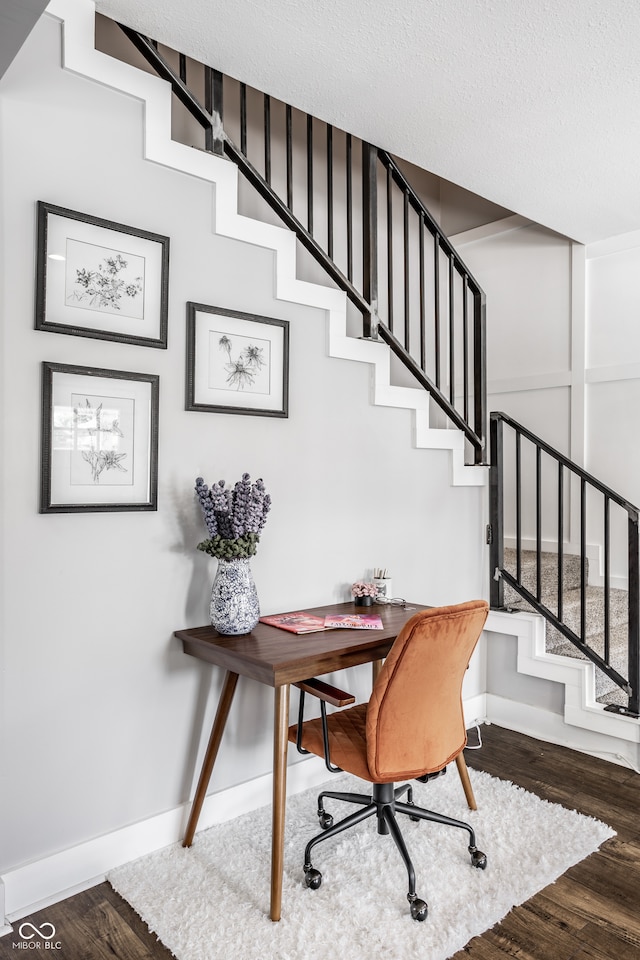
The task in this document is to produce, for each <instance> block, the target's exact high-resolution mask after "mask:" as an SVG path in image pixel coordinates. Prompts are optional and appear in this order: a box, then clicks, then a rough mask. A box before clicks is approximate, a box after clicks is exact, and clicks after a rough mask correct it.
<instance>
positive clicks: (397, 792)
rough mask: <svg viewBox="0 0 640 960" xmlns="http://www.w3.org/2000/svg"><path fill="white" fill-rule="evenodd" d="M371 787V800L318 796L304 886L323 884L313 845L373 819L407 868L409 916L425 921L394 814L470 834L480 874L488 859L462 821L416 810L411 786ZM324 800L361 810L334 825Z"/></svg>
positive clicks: (357, 795)
mask: <svg viewBox="0 0 640 960" xmlns="http://www.w3.org/2000/svg"><path fill="white" fill-rule="evenodd" d="M372 787H373V793H372V795H371V796H368V795H367V794H364V793H339V792H336V791H333V790H324V791H323V792H322V793H320V794H319V795H318V818H319V820H320V826H321V827H322V833H319V834H318V835H317V836H315V837H313V839H312V840H310V841H309V843H308V844H307V846H306V849H305V852H304V868H303V869H304V877H305V883H306V885H307V886H308V887H309V888H310V889H311V890H317V889H318V887H319V886H320V885H321V883H322V874H321V873H320V871H319V870H316V869H315V868H314V866H313V865H312V863H311V851H312V850H313V848H314V847H315V846H316V844H318V843H322V841H323V840H329V838H330V837H335V836H337V835H338V834H339V833H343V832H344V831H345V830H348V829H349V828H350V827H354V826H355V825H356V824H357V823H360V822H361V821H363V820H367V819H368V818H369V817H373V816H376V817H377V819H378V833H380V834H391V836H392V837H393V840H394V842H395V845H396V847H397V848H398V850H399V851H400V855H401V857H402V859H403V861H404V864H405V866H406V868H407V874H408V878H409V892H408V893H407V899H408V901H409V906H410V910H411V916H412V917H413V919H414V920H425V919H426V917H427V914H428V909H429V908H428V906H427V904H426V902H425V901H424V900H421V899H420V898H419V897H418V896H417V895H416V890H415V882H416V878H415V871H414V869H413V864H412V862H411V858H410V856H409V852H408V850H407V847H406V845H405V842H404V838H403V836H402V833H401V832H400V827H399V826H398V821H397V819H396V814H398V813H402V814H405V815H406V816H408V817H409V818H410V819H411V820H415V821H418V820H431V821H433V822H435V823H441V824H444V825H445V826H449V827H458V828H459V829H461V830H466V831H467V832H468V834H469V846H468V850H469V853H470V854H471V865H472V866H473V867H477V868H478V869H480V870H484V869H485V867H486V866H487V858H486V856H485V854H484V853H482V851H481V850H478V848H477V847H476V837H475V833H474V831H473V829H472V828H471V826H470V825H469V824H468V823H464V821H462V820H454V819H453V818H452V817H446V816H444V815H443V814H441V813H435V812H434V811H433V810H426V809H425V808H424V807H417V806H416V805H415V803H414V802H413V788H412V787H411V784H408V783H405V784H403V785H402V786H400V787H396V786H395V784H393V783H374V784H372ZM405 794H407V802H406V803H401V802H400V797H403V796H404V795H405ZM327 798H329V799H332V800H343V801H345V802H346V803H357V804H358V805H359V806H361V807H362V809H361V810H357V811H356V812H355V813H352V814H350V815H349V816H348V817H345V818H344V819H343V820H340V821H339V822H338V823H336V824H334V822H333V817H332V816H331V814H328V813H327V812H326V811H325V809H324V800H325V799H327Z"/></svg>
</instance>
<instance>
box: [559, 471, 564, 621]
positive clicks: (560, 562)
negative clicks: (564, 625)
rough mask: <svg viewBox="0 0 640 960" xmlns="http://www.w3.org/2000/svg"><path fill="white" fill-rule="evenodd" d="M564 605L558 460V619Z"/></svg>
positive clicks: (561, 489) (561, 491) (561, 486)
mask: <svg viewBox="0 0 640 960" xmlns="http://www.w3.org/2000/svg"><path fill="white" fill-rule="evenodd" d="M563 606H564V467H563V465H562V463H560V461H558V620H562V613H563Z"/></svg>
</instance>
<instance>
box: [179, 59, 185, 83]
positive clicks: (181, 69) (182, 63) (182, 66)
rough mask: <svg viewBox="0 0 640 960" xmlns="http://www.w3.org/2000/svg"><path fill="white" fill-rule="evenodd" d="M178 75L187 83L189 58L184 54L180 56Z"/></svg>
mask: <svg viewBox="0 0 640 960" xmlns="http://www.w3.org/2000/svg"><path fill="white" fill-rule="evenodd" d="M178 73H179V75H180V79H181V80H182V82H183V83H186V82H187V58H186V56H185V55H184V53H180V54H178Z"/></svg>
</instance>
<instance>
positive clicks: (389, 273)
mask: <svg viewBox="0 0 640 960" xmlns="http://www.w3.org/2000/svg"><path fill="white" fill-rule="evenodd" d="M387 299H388V313H389V316H388V321H389V330H391V332H393V179H392V177H391V167H387Z"/></svg>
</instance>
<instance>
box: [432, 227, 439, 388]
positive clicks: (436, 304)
mask: <svg viewBox="0 0 640 960" xmlns="http://www.w3.org/2000/svg"><path fill="white" fill-rule="evenodd" d="M433 315H434V323H435V354H436V357H435V361H436V364H435V375H436V387H437V388H438V390H439V389H440V237H439V235H438V234H437V233H436V234H434V235H433Z"/></svg>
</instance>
